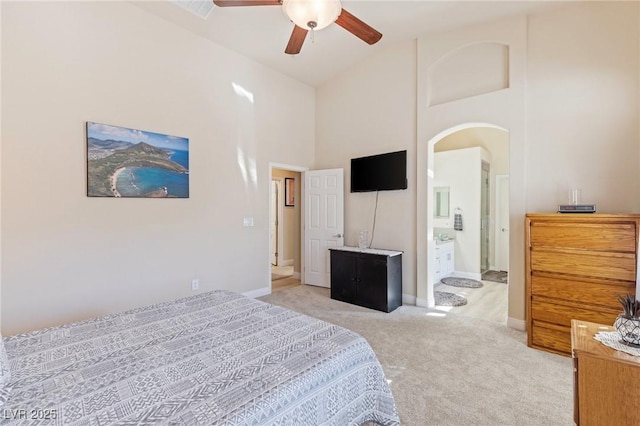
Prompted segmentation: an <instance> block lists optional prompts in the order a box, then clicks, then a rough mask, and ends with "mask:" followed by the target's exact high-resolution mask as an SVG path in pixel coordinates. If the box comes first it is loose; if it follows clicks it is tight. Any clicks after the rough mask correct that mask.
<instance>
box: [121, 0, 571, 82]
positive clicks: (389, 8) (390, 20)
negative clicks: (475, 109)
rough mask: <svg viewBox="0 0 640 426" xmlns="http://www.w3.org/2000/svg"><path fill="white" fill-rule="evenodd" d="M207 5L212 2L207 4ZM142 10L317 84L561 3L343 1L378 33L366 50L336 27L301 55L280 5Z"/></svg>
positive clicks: (145, 5)
mask: <svg viewBox="0 0 640 426" xmlns="http://www.w3.org/2000/svg"><path fill="white" fill-rule="evenodd" d="M209 1H211V0H209ZM133 3H134V4H136V5H137V6H138V7H140V8H142V9H144V10H145V11H147V12H149V13H152V14H154V15H157V16H159V17H161V18H164V19H166V20H168V21H170V22H173V23H175V24H177V25H179V26H181V27H183V28H185V29H187V30H188V31H191V32H193V33H195V34H198V35H200V36H202V37H205V38H207V39H209V40H212V41H214V42H216V43H218V44H220V45H222V46H225V47H227V48H229V49H231V50H234V51H236V52H238V53H241V54H242V55H244V56H247V57H249V58H252V59H254V60H255V61H257V62H260V63H262V64H264V65H266V66H268V67H270V68H273V69H275V70H278V71H280V72H282V73H284V74H287V75H289V76H291V77H293V78H295V79H297V80H299V81H301V82H303V83H306V84H309V85H311V86H317V85H319V84H321V83H323V82H325V81H327V80H328V79H330V78H332V77H333V76H335V75H337V74H339V73H341V72H342V71H344V70H346V69H348V68H349V67H351V66H353V65H354V64H356V63H357V62H359V61H361V60H362V59H363V58H365V57H366V56H369V55H371V54H373V53H375V52H378V51H379V50H381V49H385V48H387V47H389V46H392V45H394V44H395V43H398V42H400V41H404V40H409V39H415V38H417V37H419V36H423V35H428V34H429V33H434V32H440V31H444V30H448V29H453V28H457V27H462V26H466V25H470V24H474V23H478V22H482V21H488V20H493V19H499V18H504V17H507V16H514V15H522V14H530V13H535V12H538V11H541V10H545V9H549V8H551V7H557V6H558V5H560V4H563V3H564V2H559V1H534V2H526V1H493V2H486V1H451V0H448V1H431V0H413V1H400V0H344V1H342V6H343V8H344V9H346V10H348V11H349V12H351V13H352V14H353V15H355V16H357V17H358V18H360V19H361V20H362V21H364V22H366V23H367V24H369V25H370V26H372V27H374V28H375V29H376V30H378V31H380V32H381V33H382V34H383V36H382V39H381V40H380V41H379V42H378V43H377V44H375V45H372V46H369V45H368V44H366V43H365V42H363V41H361V40H360V39H358V38H356V37H355V36H353V35H352V34H351V33H349V32H347V31H346V30H344V29H343V28H341V27H339V26H338V25H335V24H333V25H330V26H329V27H327V28H325V29H322V30H320V31H318V32H316V33H315V37H314V38H315V40H314V42H312V41H311V40H310V36H309V35H308V36H307V39H306V40H305V43H304V45H303V47H302V51H301V52H300V54H298V55H295V56H291V55H287V54H285V53H284V48H285V46H286V45H287V42H288V40H289V37H290V35H291V31H292V29H293V23H291V22H290V21H289V20H288V18H287V17H286V16H285V15H284V13H283V12H282V8H281V7H279V6H250V7H217V6H214V8H213V11H212V12H211V13H210V14H209V17H208V19H207V20H203V19H202V18H200V17H197V16H195V15H193V14H191V13H190V12H188V11H186V10H184V9H182V8H180V7H179V6H177V5H175V4H173V3H171V2H170V1H166V0H165V1H134V2H133Z"/></svg>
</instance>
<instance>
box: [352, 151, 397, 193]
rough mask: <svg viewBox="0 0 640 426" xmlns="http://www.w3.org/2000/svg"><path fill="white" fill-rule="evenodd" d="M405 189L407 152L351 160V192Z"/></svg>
mask: <svg viewBox="0 0 640 426" xmlns="http://www.w3.org/2000/svg"><path fill="white" fill-rule="evenodd" d="M394 189H407V151H397V152H388V153H386V154H378V155H371V156H368V157H360V158H352V159H351V192H369V191H391V190H394Z"/></svg>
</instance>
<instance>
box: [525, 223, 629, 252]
mask: <svg viewBox="0 0 640 426" xmlns="http://www.w3.org/2000/svg"><path fill="white" fill-rule="evenodd" d="M530 232H531V241H530V244H531V246H533V247H536V246H553V247H566V248H577V249H587V250H612V251H619V252H630V253H634V252H635V251H636V249H637V242H636V226H635V223H602V222H599V223H598V222H596V223H579V222H553V221H549V222H546V221H542V222H533V223H531V230H530Z"/></svg>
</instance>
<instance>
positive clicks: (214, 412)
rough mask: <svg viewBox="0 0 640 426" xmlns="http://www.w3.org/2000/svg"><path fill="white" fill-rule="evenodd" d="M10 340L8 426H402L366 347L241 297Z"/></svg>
mask: <svg viewBox="0 0 640 426" xmlns="http://www.w3.org/2000/svg"><path fill="white" fill-rule="evenodd" d="M3 340H4V346H5V348H6V352H7V358H8V364H9V372H8V373H9V374H4V380H5V383H4V384H3V383H2V380H3V376H2V375H1V374H0V386H2V387H3V388H2V391H3V392H1V393H0V395H1V394H4V395H5V396H8V397H7V402H6V403H5V405H4V406H3V407H2V408H0V410H1V411H0V414H1V416H0V420H1V421H2V422H3V424H5V423H6V424H28V425H34V424H78V425H108V424H122V425H128V424H136V425H147V424H181V425H196V424H215V425H249V424H251V425H253V424H264V425H275V424H283V425H320V424H327V425H340V426H342V425H351V424H362V423H364V422H368V421H371V422H376V423H379V424H383V425H392V424H399V420H398V416H397V412H396V407H395V403H394V400H393V396H392V395H391V391H390V389H389V386H388V383H387V381H386V379H385V376H384V373H383V371H382V368H381V366H380V364H379V362H378V360H377V358H376V356H375V354H374V353H373V351H372V349H371V347H370V346H369V344H368V343H367V342H366V341H365V340H364V339H363V338H362V337H361V336H359V335H358V334H356V333H354V332H352V331H349V330H347V329H345V328H342V327H339V326H336V325H333V324H330V323H327V322H324V321H321V320H318V319H315V318H311V317H308V316H305V315H302V314H299V313H296V312H293V311H290V310H287V309H285V308H282V307H279V306H274V305H271V304H268V303H264V302H261V301H258V300H254V299H250V298H248V297H245V296H242V295H240V294H237V293H233V292H228V291H214V292H209V293H203V294H200V295H196V296H192V297H187V298H183V299H178V300H175V301H172V302H166V303H160V304H156V305H152V306H148V307H143V308H138V309H134V310H130V311H127V312H123V313H119V314H113V315H107V316H104V317H100V318H96V319H92V320H87V321H81V322H76V323H72V324H66V325H62V326H59V327H53V328H47V329H43V330H36V331H33V332H29V333H25V334H20V335H15V336H11V337H5V338H4V339H3ZM5 373H7V372H6V371H5ZM7 379H8V380H7Z"/></svg>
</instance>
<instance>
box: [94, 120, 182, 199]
mask: <svg viewBox="0 0 640 426" xmlns="http://www.w3.org/2000/svg"><path fill="white" fill-rule="evenodd" d="M87 195H88V196H89V197H135V198H189V139H187V138H183V137H178V136H169V135H162V134H159V133H153V132H147V131H143V130H135V129H128V128H125V127H117V126H111V125H108V124H100V123H93V122H90V121H89V122H87Z"/></svg>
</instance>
